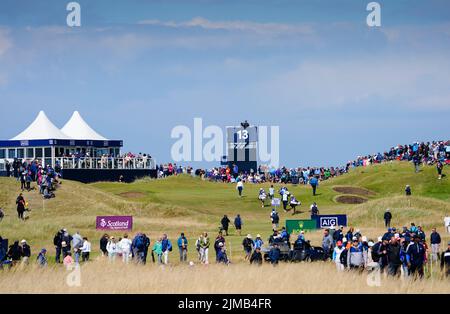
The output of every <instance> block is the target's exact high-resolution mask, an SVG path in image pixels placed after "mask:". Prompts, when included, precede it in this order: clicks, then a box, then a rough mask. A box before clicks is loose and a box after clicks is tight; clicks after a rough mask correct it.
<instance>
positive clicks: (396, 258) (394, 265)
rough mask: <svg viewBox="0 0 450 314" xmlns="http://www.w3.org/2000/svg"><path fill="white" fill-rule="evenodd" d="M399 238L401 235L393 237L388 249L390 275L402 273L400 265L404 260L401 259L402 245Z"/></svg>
mask: <svg viewBox="0 0 450 314" xmlns="http://www.w3.org/2000/svg"><path fill="white" fill-rule="evenodd" d="M398 240H399V237H398V238H397V237H392V238H391V241H390V243H389V244H388V246H387V249H386V251H387V263H388V275H390V276H397V275H399V274H400V266H401V265H402V261H401V259H400V251H401V246H400V243H399V241H398Z"/></svg>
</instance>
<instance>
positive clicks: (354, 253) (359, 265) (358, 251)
mask: <svg viewBox="0 0 450 314" xmlns="http://www.w3.org/2000/svg"><path fill="white" fill-rule="evenodd" d="M366 263H367V254H366V253H365V251H364V250H363V249H362V245H361V244H360V243H359V241H358V239H357V238H356V237H353V239H352V245H351V247H350V248H349V249H348V252H347V267H348V268H349V269H357V270H360V271H362V270H363V269H364V266H365V265H366Z"/></svg>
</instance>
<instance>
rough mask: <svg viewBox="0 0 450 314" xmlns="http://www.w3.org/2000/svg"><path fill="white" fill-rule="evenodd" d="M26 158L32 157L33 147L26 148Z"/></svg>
mask: <svg viewBox="0 0 450 314" xmlns="http://www.w3.org/2000/svg"><path fill="white" fill-rule="evenodd" d="M27 158H34V149H33V148H27Z"/></svg>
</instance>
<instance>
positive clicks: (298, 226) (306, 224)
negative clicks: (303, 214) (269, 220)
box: [286, 219, 317, 234]
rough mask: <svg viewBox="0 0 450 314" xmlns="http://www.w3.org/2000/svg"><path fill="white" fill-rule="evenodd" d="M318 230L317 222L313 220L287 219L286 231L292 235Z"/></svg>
mask: <svg viewBox="0 0 450 314" xmlns="http://www.w3.org/2000/svg"><path fill="white" fill-rule="evenodd" d="M314 229H317V222H316V221H315V220H313V219H287V220H286V231H287V232H288V233H289V234H291V233H299V232H300V231H302V230H314Z"/></svg>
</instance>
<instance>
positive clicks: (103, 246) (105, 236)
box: [100, 233, 109, 256]
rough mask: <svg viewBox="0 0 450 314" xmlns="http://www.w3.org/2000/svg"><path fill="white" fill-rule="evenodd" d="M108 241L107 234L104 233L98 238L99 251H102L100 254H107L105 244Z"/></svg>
mask: <svg viewBox="0 0 450 314" xmlns="http://www.w3.org/2000/svg"><path fill="white" fill-rule="evenodd" d="M108 242H109V236H108V235H107V234H106V233H105V234H104V235H103V236H102V237H101V238H100V251H101V252H102V256H108V250H107V248H106V246H107V245H108Z"/></svg>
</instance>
